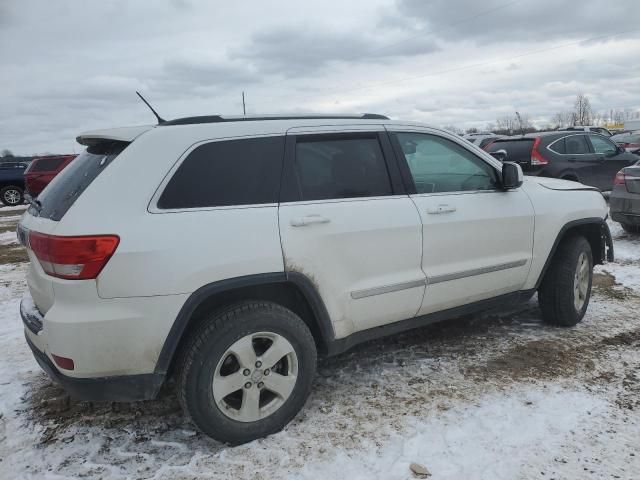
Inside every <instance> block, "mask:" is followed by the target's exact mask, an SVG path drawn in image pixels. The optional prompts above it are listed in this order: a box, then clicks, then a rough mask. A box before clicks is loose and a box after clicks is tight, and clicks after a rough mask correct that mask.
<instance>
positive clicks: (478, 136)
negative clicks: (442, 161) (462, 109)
mask: <svg viewBox="0 0 640 480" xmlns="http://www.w3.org/2000/svg"><path fill="white" fill-rule="evenodd" d="M503 137H504V136H503V135H496V134H495V133H467V134H465V135H463V136H462V138H464V139H465V140H468V141H470V142H471V143H473V144H474V145H477V146H478V147H480V148H484V147H486V146H487V145H489V144H490V143H491V142H493V141H494V140H496V139H498V138H503Z"/></svg>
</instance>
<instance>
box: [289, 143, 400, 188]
mask: <svg viewBox="0 0 640 480" xmlns="http://www.w3.org/2000/svg"><path fill="white" fill-rule="evenodd" d="M295 172H296V177H297V182H298V188H299V190H300V198H301V199H302V200H326V199H334V198H355V197H378V196H384V195H391V194H392V188H391V181H390V179H389V172H388V171H387V165H386V163H385V160H384V156H383V154H382V148H381V147H380V143H379V142H378V137H377V136H371V137H368V138H365V137H356V138H348V137H344V136H343V137H324V138H323V137H322V136H316V135H314V136H310V137H307V138H305V137H299V138H298V140H297V143H296V160H295Z"/></svg>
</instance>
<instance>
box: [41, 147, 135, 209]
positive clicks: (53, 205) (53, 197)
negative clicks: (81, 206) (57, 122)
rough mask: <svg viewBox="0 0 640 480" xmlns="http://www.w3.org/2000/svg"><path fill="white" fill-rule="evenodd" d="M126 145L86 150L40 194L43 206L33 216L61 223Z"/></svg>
mask: <svg viewBox="0 0 640 480" xmlns="http://www.w3.org/2000/svg"><path fill="white" fill-rule="evenodd" d="M127 145H128V143H126V142H104V143H100V144H98V145H94V146H91V147H89V148H87V149H86V150H85V151H84V152H83V153H81V154H80V155H79V156H78V157H77V158H76V159H74V160H73V162H71V163H70V164H69V165H68V166H67V167H66V168H65V169H63V170H62V171H61V172H60V173H59V174H58V175H56V177H55V178H54V179H53V181H52V182H51V183H50V184H49V185H47V187H46V188H45V189H44V190H43V191H42V193H40V195H38V202H39V203H40V205H41V207H40V208H36V207H34V206H31V207H30V208H29V212H30V213H31V214H32V215H35V216H40V217H45V218H48V219H51V220H54V221H59V220H60V219H62V217H63V216H64V215H65V213H67V211H68V210H69V208H71V206H72V205H73V204H74V203H75V201H76V200H77V199H78V198H79V197H80V195H82V193H83V192H84V191H85V190H86V188H87V187H88V186H89V185H90V184H91V182H93V181H94V180H95V179H96V178H97V177H98V175H100V173H102V172H103V171H104V170H105V168H107V167H108V166H109V164H110V163H111V162H112V161H113V159H115V158H116V157H117V156H118V155H119V154H120V153H121V152H122V151H123V150H124V149H125V148H126V147H127Z"/></svg>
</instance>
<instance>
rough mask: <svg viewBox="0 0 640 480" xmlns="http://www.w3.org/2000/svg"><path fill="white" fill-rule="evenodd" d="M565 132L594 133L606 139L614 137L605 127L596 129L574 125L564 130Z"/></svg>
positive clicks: (589, 126)
mask: <svg viewBox="0 0 640 480" xmlns="http://www.w3.org/2000/svg"><path fill="white" fill-rule="evenodd" d="M562 130H563V131H570V132H571V131H578V132H593V133H599V134H600V135H603V136H605V137H610V136H611V135H613V134H612V133H611V132H610V131H609V130H607V129H606V128H604V127H594V126H591V125H574V126H573V127H567V128H563V129H562Z"/></svg>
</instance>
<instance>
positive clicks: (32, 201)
mask: <svg viewBox="0 0 640 480" xmlns="http://www.w3.org/2000/svg"><path fill="white" fill-rule="evenodd" d="M24 199H25V200H26V201H27V203H28V204H29V205H31V206H32V207H33V208H35V210H36V212H38V213H40V210H42V203H41V202H40V200H38V199H37V198H32V197H31V195H28V194H27V195H25V196H24Z"/></svg>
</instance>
